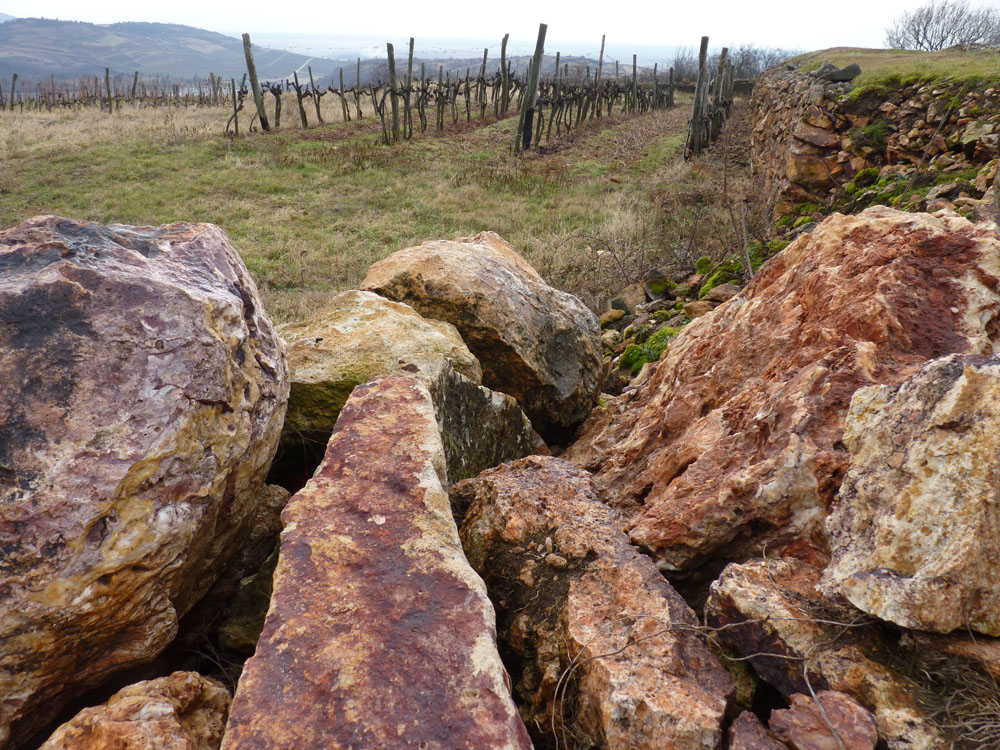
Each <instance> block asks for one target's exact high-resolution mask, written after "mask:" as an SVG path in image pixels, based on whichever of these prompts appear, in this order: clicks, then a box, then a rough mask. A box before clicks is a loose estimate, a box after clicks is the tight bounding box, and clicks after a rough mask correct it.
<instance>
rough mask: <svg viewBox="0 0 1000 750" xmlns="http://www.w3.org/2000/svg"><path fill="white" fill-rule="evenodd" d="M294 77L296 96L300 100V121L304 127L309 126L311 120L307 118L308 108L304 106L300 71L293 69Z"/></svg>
mask: <svg viewBox="0 0 1000 750" xmlns="http://www.w3.org/2000/svg"><path fill="white" fill-rule="evenodd" d="M292 78H293V79H294V80H295V98H296V99H297V100H298V102H299V121H300V122H301V123H302V127H303V128H308V127H309V121H308V120H307V119H306V108H305V107H304V106H302V96H303V94H302V84H300V83H299V72H298V71H297V70H296V71H293V72H292Z"/></svg>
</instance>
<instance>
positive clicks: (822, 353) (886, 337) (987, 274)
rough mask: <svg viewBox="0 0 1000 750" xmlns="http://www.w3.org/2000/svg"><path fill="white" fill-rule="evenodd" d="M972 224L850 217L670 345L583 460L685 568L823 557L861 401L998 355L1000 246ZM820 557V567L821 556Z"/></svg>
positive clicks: (615, 408) (616, 405)
mask: <svg viewBox="0 0 1000 750" xmlns="http://www.w3.org/2000/svg"><path fill="white" fill-rule="evenodd" d="M991 226H992V225H987V224H978V225H973V224H971V223H969V222H968V221H966V220H965V219H961V218H959V217H957V216H955V215H948V214H940V215H936V216H930V215H927V214H910V213H903V212H899V211H895V210H892V209H887V208H882V207H876V208H872V209H868V210H867V211H864V212H862V213H861V214H858V215H856V216H841V215H839V214H835V215H833V216H831V217H830V218H828V219H826V221H824V222H823V223H822V224H821V225H820V226H819V227H817V228H816V230H815V231H814V232H813V233H812V234H811V235H806V236H802V237H800V238H799V239H797V240H796V241H795V242H793V243H792V244H791V245H789V246H788V247H787V248H786V249H785V250H784V251H783V252H782V253H780V254H779V255H777V256H775V257H774V258H772V259H771V261H769V263H768V264H767V265H766V266H765V267H764V268H763V269H761V271H760V273H758V274H757V276H756V277H755V278H754V280H753V282H752V283H751V284H750V285H749V286H748V287H747V288H746V289H745V290H744V292H743V293H742V294H741V295H739V296H738V297H736V298H734V299H733V300H730V301H729V302H728V303H726V304H725V305H723V306H721V307H719V308H717V309H716V310H714V311H713V312H712V313H709V314H708V315H705V316H703V317H702V318H699V319H698V320H695V321H694V322H692V323H691V324H689V325H688V326H687V327H685V328H684V330H683V331H681V333H680V334H679V335H678V336H677V337H676V338H674V339H673V340H672V341H671V344H670V348H669V349H668V350H667V352H666V354H665V355H664V357H663V358H662V359H661V360H660V362H659V363H658V364H657V365H656V371H655V373H654V374H653V376H652V378H650V380H649V382H648V383H647V384H645V385H640V386H638V387H637V388H636V389H635V391H634V392H632V393H629V394H625V395H623V396H621V397H619V398H617V399H615V400H613V401H610V402H609V403H608V405H607V406H605V407H602V408H600V409H598V410H596V411H595V413H594V415H593V417H592V418H591V420H590V421H589V422H588V424H587V426H586V428H585V430H584V434H583V435H582V437H581V438H580V439H579V440H578V441H577V442H576V443H575V444H574V445H573V446H571V447H570V448H569V450H568V451H567V452H566V458H568V459H569V460H571V461H573V463H575V464H577V465H578V466H581V467H583V468H586V469H589V470H591V471H593V472H595V481H596V483H597V486H598V489H599V490H600V492H601V493H602V497H603V498H604V499H606V500H607V501H608V502H609V503H611V504H612V505H613V506H615V507H616V508H619V509H621V510H622V511H623V512H624V514H625V516H626V520H627V530H628V532H629V534H630V535H631V537H632V539H633V541H635V542H636V543H638V544H641V545H643V546H645V547H647V548H648V549H650V550H652V552H653V554H654V555H655V557H656V558H657V559H658V560H659V561H661V563H662V564H663V566H665V567H666V568H667V569H668V570H669V569H670V568H671V567H674V568H685V567H694V566H696V565H698V564H699V562H701V561H703V560H705V559H708V558H715V559H718V558H722V559H731V560H732V559H735V560H739V559H741V558H742V559H746V558H747V557H749V556H752V555H754V554H759V551H760V549H761V548H762V546H763V544H765V543H767V544H768V545H769V549H770V550H773V551H774V552H778V551H780V548H781V547H782V546H788V545H789V544H793V545H798V546H801V544H802V541H805V542H807V543H808V544H810V545H812V546H813V547H814V548H815V549H817V550H819V551H820V552H822V551H823V549H824V546H825V542H824V538H823V537H824V530H823V522H824V516H825V512H826V509H827V507H828V505H829V504H830V502H831V501H832V500H833V498H834V497H835V496H836V493H837V490H838V489H839V486H840V482H841V479H842V477H843V476H844V474H845V473H846V471H847V467H848V454H847V451H846V449H845V448H844V447H843V445H842V443H841V438H842V436H843V429H844V420H845V417H846V415H847V410H848V407H849V404H850V399H851V395H852V394H853V393H854V391H855V390H857V388H858V387H860V386H865V385H871V384H874V383H885V384H895V383H900V382H902V381H904V380H906V379H907V378H908V377H910V376H911V375H912V374H913V373H914V372H916V371H917V370H918V369H919V368H920V367H921V366H922V365H923V364H924V363H925V362H926V361H927V360H929V359H932V358H935V357H939V356H942V355H945V354H949V353H952V352H965V353H969V354H988V353H993V351H994V350H995V348H996V342H997V339H998V334H1000V325H998V322H997V321H998V320H1000V317H998V316H1000V292H998V289H997V285H998V279H1000V239H998V238H997V235H996V233H995V232H994V231H993V230H992V229H991ZM817 559H819V558H817Z"/></svg>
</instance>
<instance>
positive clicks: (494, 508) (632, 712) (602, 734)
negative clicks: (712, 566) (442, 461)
mask: <svg viewBox="0 0 1000 750" xmlns="http://www.w3.org/2000/svg"><path fill="white" fill-rule="evenodd" d="M451 496H452V504H453V505H454V506H457V507H459V508H461V509H465V508H467V509H468V510H467V514H466V516H465V520H464V521H463V523H462V530H461V535H462V543H463V545H464V547H465V550H466V553H467V554H468V556H469V561H470V562H471V563H472V565H473V567H474V568H475V569H476V570H477V571H479V573H480V574H481V575H483V577H484V578H485V580H486V584H487V587H488V588H489V589H490V592H491V594H492V596H493V598H494V601H495V604H496V606H497V615H498V628H499V631H500V633H501V637H502V641H503V642H504V644H505V647H506V650H507V652H508V655H509V657H510V658H508V659H507V664H508V666H509V668H510V669H511V670H512V677H513V679H514V682H515V689H516V690H517V692H518V693H519V694H520V697H521V699H522V709H521V710H522V716H523V717H524V720H525V724H526V725H527V726H528V727H531V728H532V731H533V732H534V733H535V738H534V739H535V741H536V742H537V743H538V744H539V746H545V747H548V746H550V745H552V743H553V741H555V743H556V746H559V742H560V740H562V746H567V745H566V741H567V740H568V738H572V742H570V744H569V746H571V747H603V748H609V750H613V749H615V748H617V749H619V750H626V749H628V750H643V749H645V750H652V749H653V748H664V747H676V748H691V749H692V750H695V749H696V748H704V749H705V750H709V749H710V748H716V747H717V746H718V745H719V744H720V743H721V740H722V725H723V719H724V716H725V712H726V708H727V704H728V701H729V698H730V696H731V694H732V692H733V685H732V682H731V680H730V678H729V674H728V673H727V672H726V670H725V669H723V668H722V666H721V665H720V664H719V662H718V661H717V660H716V658H715V656H714V655H713V654H712V653H711V652H710V651H709V650H708V649H707V648H706V647H705V646H704V645H702V643H701V642H700V641H699V640H698V637H697V635H696V633H695V630H696V627H697V624H698V623H697V618H696V617H695V616H694V613H693V612H692V611H691V609H690V607H688V606H687V604H685V603H684V600H683V599H681V597H680V596H679V595H678V594H677V592H675V591H674V590H673V588H671V586H670V584H668V583H667V582H666V581H665V580H664V579H663V576H662V575H660V573H659V571H657V570H656V567H655V566H654V565H653V563H652V561H651V560H650V559H649V558H647V557H645V556H644V555H642V554H641V553H640V552H639V551H638V550H636V549H635V548H634V547H633V546H632V545H631V544H629V541H628V537H626V536H625V535H624V534H623V533H622V532H621V531H620V530H619V524H620V522H619V519H618V518H617V514H616V513H615V512H614V511H613V510H611V509H610V508H608V507H607V506H606V505H604V504H602V503H601V502H600V500H599V499H598V497H597V493H596V492H595V491H594V488H593V485H592V483H591V481H590V477H589V476H588V475H587V473H586V472H584V471H581V470H580V469H578V468H576V467H575V466H573V465H572V464H570V463H568V462H566V461H563V460H561V459H558V458H552V457H547V456H529V457H528V458H524V459H521V460H520V461H515V462H513V463H510V464H505V465H503V466H500V467H497V468H496V469H491V470H489V471H486V472H483V473H482V474H480V475H479V476H478V477H476V478H475V479H470V480H468V481H465V482H462V483H460V484H457V485H455V486H454V487H453V488H452V493H451ZM553 731H554V732H555V738H553V735H552V732H553Z"/></svg>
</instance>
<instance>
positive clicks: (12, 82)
mask: <svg viewBox="0 0 1000 750" xmlns="http://www.w3.org/2000/svg"><path fill="white" fill-rule="evenodd" d="M15 93H17V73H14V74H13V75H12V76H11V77H10V111H11V112H13V111H14V94H15Z"/></svg>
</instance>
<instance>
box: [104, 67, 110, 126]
mask: <svg viewBox="0 0 1000 750" xmlns="http://www.w3.org/2000/svg"><path fill="white" fill-rule="evenodd" d="M104 90H105V91H107V92H108V114H109V115H110V114H111V69H110V68H105V69H104Z"/></svg>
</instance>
